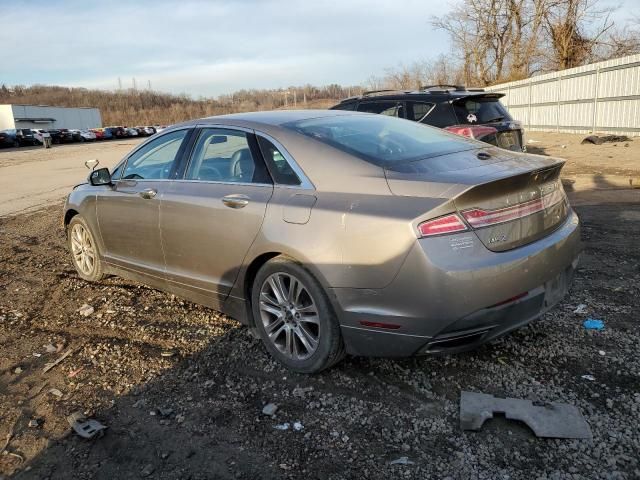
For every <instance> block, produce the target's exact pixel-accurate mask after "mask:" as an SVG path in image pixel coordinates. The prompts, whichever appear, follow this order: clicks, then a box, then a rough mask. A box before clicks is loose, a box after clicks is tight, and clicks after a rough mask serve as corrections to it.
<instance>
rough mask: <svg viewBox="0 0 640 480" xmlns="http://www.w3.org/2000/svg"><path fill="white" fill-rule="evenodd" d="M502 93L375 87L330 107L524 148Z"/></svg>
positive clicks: (452, 88) (451, 88)
mask: <svg viewBox="0 0 640 480" xmlns="http://www.w3.org/2000/svg"><path fill="white" fill-rule="evenodd" d="M501 97H504V93H494V92H485V91H484V90H483V89H481V88H465V87H461V86H458V85H430V86H427V87H422V88H421V89H420V90H418V91H408V90H405V91H398V90H375V91H372V92H365V93H363V94H362V95H360V96H356V97H350V98H346V99H344V100H342V101H341V102H340V103H339V104H338V105H335V106H333V107H331V109H332V110H357V111H359V112H369V113H380V114H382V115H389V116H392V117H400V118H406V119H409V120H413V121H416V122H420V123H426V124H427V125H432V126H434V127H440V128H444V129H445V130H448V131H450V132H453V133H457V134H459V135H465V136H467V137H471V138H475V139H477V140H481V141H483V142H487V143H490V144H492V145H496V146H498V147H501V148H506V149H508V150H514V151H522V150H525V148H524V143H523V139H522V137H523V130H522V125H521V124H520V123H519V122H517V121H514V120H513V119H512V118H511V115H509V112H508V111H507V109H506V108H505V107H504V105H502V103H500V98H501Z"/></svg>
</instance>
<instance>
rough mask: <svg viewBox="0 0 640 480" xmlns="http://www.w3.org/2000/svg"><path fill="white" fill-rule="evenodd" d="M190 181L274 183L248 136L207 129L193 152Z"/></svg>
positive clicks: (219, 129) (231, 131) (233, 131)
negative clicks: (257, 158)
mask: <svg viewBox="0 0 640 480" xmlns="http://www.w3.org/2000/svg"><path fill="white" fill-rule="evenodd" d="M185 178H186V179H188V180H200V181H203V182H224V183H270V181H269V178H268V174H267V172H266V171H265V168H264V164H262V163H258V162H257V161H256V159H255V158H254V155H253V154H252V153H251V147H250V145H249V137H248V134H247V133H245V132H243V131H239V130H232V129H224V128H205V129H203V130H202V131H201V132H200V136H199V137H198V141H197V142H196V145H195V147H194V149H193V154H192V155H191V161H190V162H189V168H188V169H187V174H186V176H185Z"/></svg>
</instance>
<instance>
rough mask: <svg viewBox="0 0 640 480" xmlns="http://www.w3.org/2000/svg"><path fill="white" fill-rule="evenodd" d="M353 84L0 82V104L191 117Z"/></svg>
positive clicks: (336, 91) (333, 97)
mask: <svg viewBox="0 0 640 480" xmlns="http://www.w3.org/2000/svg"><path fill="white" fill-rule="evenodd" d="M351 91H355V89H349V88H343V87H340V86H338V85H329V86H326V87H313V86H310V85H307V86H304V87H290V88H289V89H287V90H286V91H283V90H241V91H238V92H234V93H233V94H230V95H222V96H220V97H218V98H216V99H213V98H201V99H193V98H191V97H189V96H187V95H173V94H170V93H162V92H156V91H151V90H120V91H106V90H89V89H86V88H69V87H60V86H47V85H34V86H31V87H23V86H14V87H7V86H5V85H2V86H1V87H0V104H5V103H13V104H29V105H53V106H59V107H96V108H99V109H100V112H101V114H102V122H103V125H155V124H171V123H176V122H180V121H184V120H188V119H191V118H199V117H206V116H211V115H222V114H225V113H234V112H247V111H255V110H271V109H277V108H293V107H294V98H295V99H296V101H295V106H296V108H328V107H329V106H331V105H334V104H335V103H336V102H337V101H338V100H339V99H340V98H344V97H346V96H347V95H348V94H349V93H350V92H351Z"/></svg>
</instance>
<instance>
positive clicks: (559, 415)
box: [460, 391, 592, 439]
mask: <svg viewBox="0 0 640 480" xmlns="http://www.w3.org/2000/svg"><path fill="white" fill-rule="evenodd" d="M494 413H504V416H505V418H507V419H508V420H519V421H521V422H524V423H525V424H527V426H528V427H529V428H531V430H533V433H534V434H535V435H536V436H537V437H546V438H586V439H591V438H592V436H591V429H590V428H589V425H588V424H587V422H586V421H585V419H584V417H583V416H582V413H580V410H578V408H576V407H575V406H573V405H568V404H566V403H556V402H552V403H547V404H545V405H544V406H536V405H534V404H533V402H531V401H530V400H521V399H517V398H497V397H494V396H493V395H487V394H484V393H476V392H466V391H463V392H462V395H461V398H460V427H461V428H462V429H463V430H480V429H481V428H482V425H483V423H484V422H485V421H486V420H488V419H490V418H493V414H494Z"/></svg>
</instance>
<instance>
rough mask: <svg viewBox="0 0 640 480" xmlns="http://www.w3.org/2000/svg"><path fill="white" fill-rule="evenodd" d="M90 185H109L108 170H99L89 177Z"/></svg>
mask: <svg viewBox="0 0 640 480" xmlns="http://www.w3.org/2000/svg"><path fill="white" fill-rule="evenodd" d="M89 183H91V185H111V174H110V173H109V169H108V168H99V169H98V170H94V171H93V172H91V175H89Z"/></svg>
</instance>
